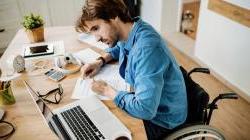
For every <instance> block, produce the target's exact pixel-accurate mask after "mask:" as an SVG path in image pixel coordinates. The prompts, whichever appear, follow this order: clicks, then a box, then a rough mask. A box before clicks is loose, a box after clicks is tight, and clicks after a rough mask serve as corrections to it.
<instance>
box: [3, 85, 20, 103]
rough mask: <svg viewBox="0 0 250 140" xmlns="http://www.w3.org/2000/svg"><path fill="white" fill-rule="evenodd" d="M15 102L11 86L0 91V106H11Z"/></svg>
mask: <svg viewBox="0 0 250 140" xmlns="http://www.w3.org/2000/svg"><path fill="white" fill-rule="evenodd" d="M15 102H16V100H15V97H14V95H13V92H12V90H11V86H10V85H9V86H8V87H6V88H5V89H3V90H0V106H2V105H12V104H14V103H15Z"/></svg>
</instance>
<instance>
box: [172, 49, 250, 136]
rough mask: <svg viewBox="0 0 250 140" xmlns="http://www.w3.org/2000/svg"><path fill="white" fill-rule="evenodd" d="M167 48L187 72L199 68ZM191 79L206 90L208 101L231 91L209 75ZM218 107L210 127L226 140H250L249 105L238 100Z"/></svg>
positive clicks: (197, 75)
mask: <svg viewBox="0 0 250 140" xmlns="http://www.w3.org/2000/svg"><path fill="white" fill-rule="evenodd" d="M169 48H170V50H171V51H172V52H173V54H174V55H175V57H176V59H177V61H178V63H179V64H180V65H182V66H184V67H185V68H186V69H187V70H191V69H192V68H194V67H198V66H199V65H198V64H197V63H195V62H194V61H192V60H191V59H189V58H187V57H186V56H185V55H184V54H182V53H181V52H179V51H178V50H177V49H176V48H174V47H171V46H169ZM192 77H193V79H195V81H196V82H198V83H200V85H201V86H202V87H203V88H204V89H206V91H207V92H208V93H209V95H210V101H211V100H212V99H213V98H214V97H216V96H217V95H218V94H220V93H224V92H231V91H232V90H231V89H230V88H228V87H226V86H225V85H223V83H221V82H219V81H218V80H217V79H215V78H214V77H213V76H211V75H205V74H198V73H197V74H194V75H193V76H192ZM218 107H219V109H218V110H215V111H214V113H213V115H212V119H211V123H210V125H211V126H214V127H216V128H218V129H219V130H221V131H222V133H223V134H224V135H225V137H226V139H227V140H250V103H248V102H247V101H245V100H244V99H242V98H240V99H238V100H224V101H220V102H219V104H218Z"/></svg>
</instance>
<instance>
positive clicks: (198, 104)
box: [164, 66, 238, 140]
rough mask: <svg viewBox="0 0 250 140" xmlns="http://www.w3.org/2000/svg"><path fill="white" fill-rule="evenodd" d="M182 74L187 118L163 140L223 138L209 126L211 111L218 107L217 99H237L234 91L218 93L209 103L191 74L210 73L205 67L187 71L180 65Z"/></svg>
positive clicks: (219, 139)
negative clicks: (186, 101)
mask: <svg viewBox="0 0 250 140" xmlns="http://www.w3.org/2000/svg"><path fill="white" fill-rule="evenodd" d="M180 69H181V72H182V74H183V77H184V80H185V85H186V90H187V100H188V114H187V119H186V121H185V123H184V124H183V125H181V126H180V127H177V128H175V129H174V132H173V133H172V134H170V135H169V136H167V137H166V138H165V139H164V140H190V139H202V140H204V139H209V140H210V139H215V140H224V139H225V137H224V136H223V134H222V133H221V132H220V131H219V130H218V129H216V128H213V127H211V126H209V123H210V120H211V117H212V113H213V111H214V110H215V109H218V106H217V104H216V103H217V101H219V100H222V99H238V96H237V94H236V93H223V94H219V95H218V96H217V97H216V98H215V99H213V100H212V102H211V103H209V94H208V93H207V92H206V91H205V90H204V89H203V88H202V87H201V86H200V85H199V84H198V83H196V82H195V81H193V80H192V78H191V74H192V73H195V72H200V73H205V74H210V71H209V69H207V68H194V69H192V70H191V71H190V72H187V71H186V70H185V69H184V68H183V67H182V66H180Z"/></svg>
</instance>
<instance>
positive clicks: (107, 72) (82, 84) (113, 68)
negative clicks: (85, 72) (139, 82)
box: [71, 65, 128, 100]
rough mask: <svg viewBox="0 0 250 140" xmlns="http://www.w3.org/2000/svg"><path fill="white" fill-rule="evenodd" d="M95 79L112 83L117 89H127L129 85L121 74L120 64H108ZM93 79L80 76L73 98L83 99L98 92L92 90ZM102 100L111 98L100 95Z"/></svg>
mask: <svg viewBox="0 0 250 140" xmlns="http://www.w3.org/2000/svg"><path fill="white" fill-rule="evenodd" d="M94 78H95V80H104V81H105V82H107V83H108V84H109V85H111V86H112V87H113V88H114V89H116V90H117V91H126V90H127V89H128V86H127V84H126V82H125V81H124V79H122V78H121V76H120V75H119V66H118V65H106V66H105V67H103V68H102V70H101V71H100V72H99V73H98V74H97V75H96V76H95V77H94ZM92 82H93V79H85V80H83V79H82V78H79V79H78V80H77V82H76V85H75V89H74V91H73V94H72V97H71V98H72V99H81V98H84V97H86V96H89V95H93V94H96V93H95V92H93V91H92V90H91V83H92ZM99 98H100V99H101V100H109V98H108V97H105V96H100V95H99Z"/></svg>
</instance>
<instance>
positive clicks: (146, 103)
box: [114, 46, 169, 120]
mask: <svg viewBox="0 0 250 140" xmlns="http://www.w3.org/2000/svg"><path fill="white" fill-rule="evenodd" d="M164 55H165V54H164V53H163V49H162V48H160V47H159V48H157V47H150V46H149V47H144V48H143V49H138V50H137V52H136V57H134V58H136V60H135V62H134V65H135V73H134V74H135V83H134V89H135V93H134V94H132V93H129V92H125V91H119V92H118V94H117V96H116V97H115V98H114V102H115V104H116V105H117V106H118V107H119V108H121V109H123V110H124V111H126V112H127V113H128V114H130V115H131V116H134V117H136V118H140V119H145V120H151V119H152V118H154V117H155V115H156V112H157V108H158V106H159V103H160V98H161V94H162V88H163V85H164V79H163V74H164V71H165V70H166V68H167V66H168V64H169V60H166V56H164Z"/></svg>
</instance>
